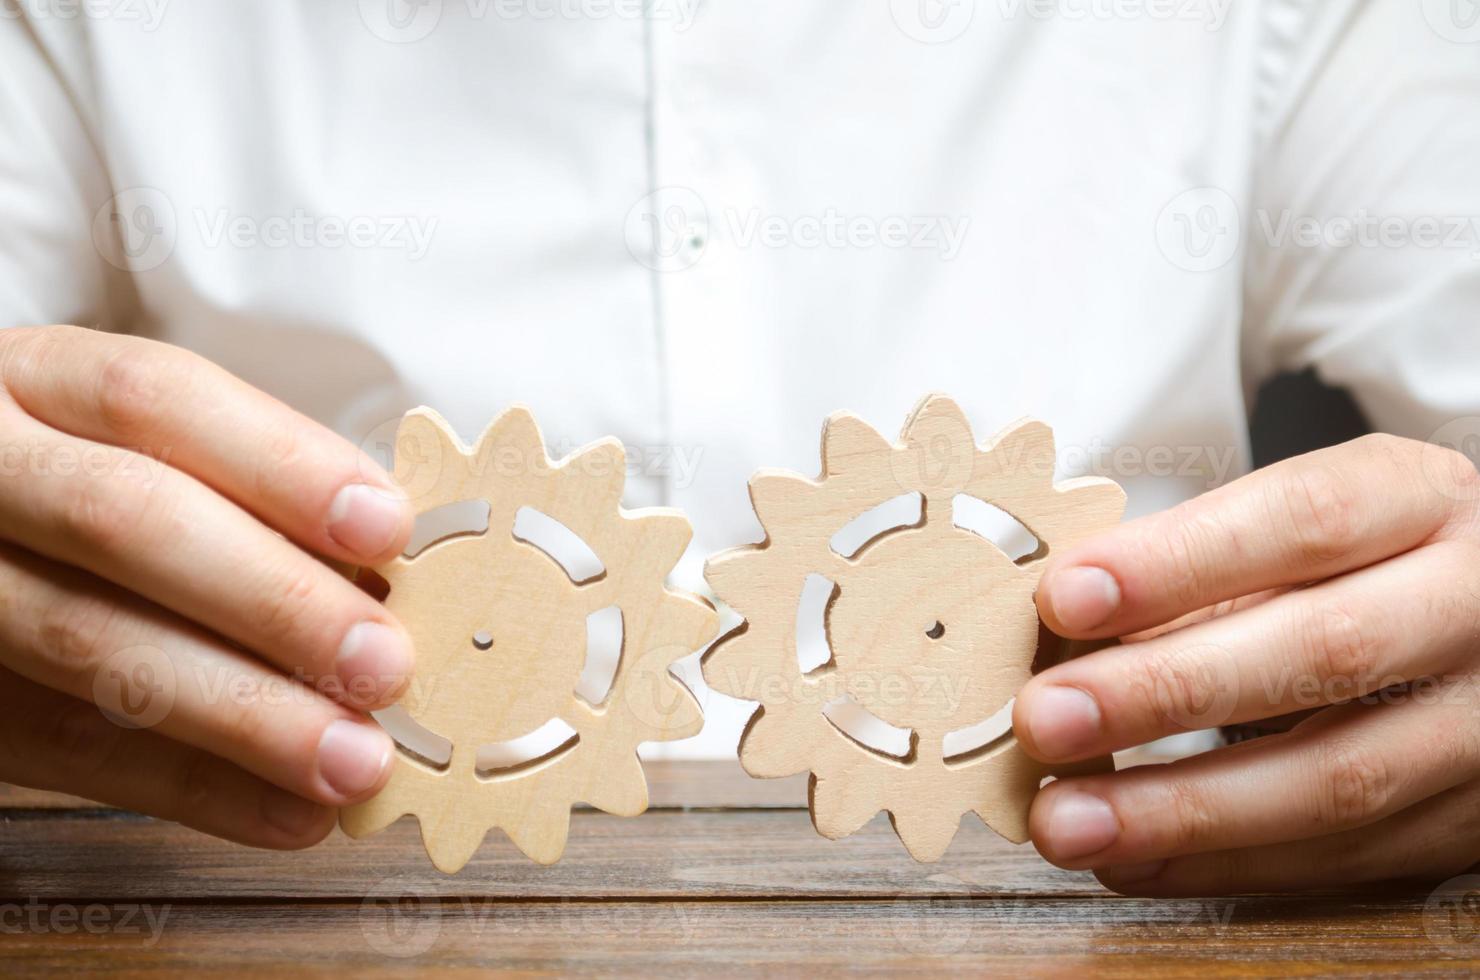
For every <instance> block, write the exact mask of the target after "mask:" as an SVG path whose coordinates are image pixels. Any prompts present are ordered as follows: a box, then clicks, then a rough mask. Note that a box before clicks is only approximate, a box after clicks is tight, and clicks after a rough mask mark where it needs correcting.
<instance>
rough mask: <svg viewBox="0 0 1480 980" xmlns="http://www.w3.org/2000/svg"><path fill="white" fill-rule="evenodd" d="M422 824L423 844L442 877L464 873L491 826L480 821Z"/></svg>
mask: <svg viewBox="0 0 1480 980" xmlns="http://www.w3.org/2000/svg"><path fill="white" fill-rule="evenodd" d="M432 826H433V825H432V824H431V823H429V822H428V821H426V820H422V824H421V842H422V844H423V846H425V847H426V849H427V854H428V855H429V856H430V857H431V859H432V865H433V866H434V867H436V869H437V870H438V871H440V872H442V873H443V874H449V875H455V874H457V873H458V872H459V871H461V870H462V869H463V867H464V866H465V865H466V864H467V863H468V861H470V860H471V859H472V857H473V855H474V854H476V853H478V846H479V845H480V844H482V843H483V838H484V837H486V836H488V825H487V823H485V822H482V821H480V820H478V819H471V820H443V821H441V822H439V823H438V824H436V829H435V831H433V830H432V829H431V828H432Z"/></svg>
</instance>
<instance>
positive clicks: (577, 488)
mask: <svg viewBox="0 0 1480 980" xmlns="http://www.w3.org/2000/svg"><path fill="white" fill-rule="evenodd" d="M395 462H396V465H395V475H396V479H397V481H398V482H399V483H400V484H401V486H402V487H403V488H404V489H405V491H406V493H407V496H408V497H409V498H410V499H411V501H412V503H413V506H414V507H415V508H416V510H417V511H418V513H428V512H430V511H433V510H436V509H437V508H441V507H446V506H448V505H449V504H454V503H458V502H460V501H467V500H483V501H486V502H487V504H488V507H489V513H488V523H487V530H486V531H484V532H483V533H481V534H456V535H453V536H451V537H445V538H442V539H440V540H437V541H435V542H433V543H431V544H429V545H427V546H426V547H425V548H424V549H423V550H422V551H420V552H419V553H417V554H416V556H415V557H413V558H407V557H405V556H402V557H399V558H396V559H394V560H393V561H391V562H390V563H388V564H387V565H384V566H382V567H380V568H379V569H377V570H376V571H377V572H378V573H379V575H380V576H381V577H382V578H383V579H384V580H385V582H386V583H387V586H388V593H387V595H386V597H385V603H386V606H387V608H389V609H390V610H391V612H393V613H395V615H396V616H397V617H398V618H399V619H400V621H401V622H402V623H403V624H404V625H405V627H406V628H407V630H408V631H409V632H410V634H411V637H412V642H413V644H414V645H415V648H416V655H417V668H416V676H415V678H414V679H413V682H412V684H411V687H410V688H409V690H408V691H407V693H406V695H405V697H404V698H403V699H402V705H403V706H404V709H405V711H406V713H407V714H409V716H410V717H411V718H412V719H413V720H414V721H415V722H416V723H417V725H419V726H420V727H421V728H422V729H423V730H424V731H425V732H426V733H430V735H431V736H433V737H435V738H439V739H443V740H446V741H448V742H450V743H451V750H450V758H449V759H448V761H447V763H446V765H445V766H440V767H437V766H434V765H429V764H428V763H427V761H426V760H425V759H423V758H420V757H418V755H417V754H416V753H415V752H413V751H406V750H404V749H403V750H402V751H399V752H398V753H397V756H396V760H395V766H394V769H393V771H392V774H391V778H390V781H389V783H388V784H387V785H386V787H385V788H384V789H383V790H382V791H381V792H380V794H379V795H377V796H376V797H375V798H374V799H372V800H369V801H367V802H365V803H362V804H360V805H358V806H354V807H350V808H348V809H346V810H344V811H343V813H342V814H341V817H340V823H341V825H342V826H343V827H344V830H345V831H346V833H348V834H349V835H350V836H352V837H363V836H365V835H367V834H371V833H374V832H376V831H378V830H380V829H382V828H384V827H386V826H387V825H389V824H390V823H392V822H393V821H395V820H396V819H397V818H399V817H401V816H403V815H405V814H414V815H415V816H416V817H417V819H418V820H419V821H420V824H421V834H422V840H423V842H424V843H425V844H426V848H427V852H428V854H430V855H431V858H432V861H433V863H434V864H435V865H436V866H437V867H438V868H439V869H441V870H442V871H446V872H449V873H450V872H455V871H457V870H459V869H461V868H462V867H463V865H464V864H466V863H467V861H468V859H469V858H470V857H471V856H472V855H473V852H474V851H475V850H476V849H477V847H478V845H479V843H480V842H481V841H482V839H483V837H484V835H485V834H486V833H487V831H488V830H489V829H491V828H494V827H499V828H502V829H503V830H504V831H505V832H506V833H507V834H508V835H509V837H510V838H511V839H512V840H513V842H514V844H515V845H516V846H517V847H518V848H519V849H520V850H521V851H523V852H524V853H525V854H526V855H528V856H529V857H531V858H533V859H534V860H536V861H539V862H541V863H546V864H547V863H550V862H553V861H555V860H557V859H558V858H559V857H560V855H561V854H562V853H563V852H564V850H565V842H566V837H567V835H568V833H569V826H570V808H571V806H572V805H573V804H575V803H578V802H586V803H589V804H591V805H592V806H593V807H596V808H597V809H601V810H605V811H607V812H609V813H614V814H619V815H633V814H637V813H641V812H642V811H643V810H644V809H646V807H647V783H646V780H645V779H644V777H643V772H642V766H641V764H640V763H639V762H638V758H637V746H638V744H639V743H641V742H648V741H669V740H672V739H678V738H685V737H688V736H690V735H693V734H695V733H697V732H698V730H699V728H700V727H701V725H702V723H703V718H702V716H701V714H700V711H699V706H698V703H697V702H696V701H695V700H694V698H693V696H692V695H691V694H690V693H689V692H688V690H687V689H686V688H685V687H684V686H683V685H682V684H681V683H680V682H679V681H678V679H677V678H675V677H674V676H673V675H672V674H671V673H670V672H669V667H670V666H671V665H672V664H673V663H674V662H675V661H676V660H678V659H680V658H682V657H684V656H687V655H688V654H690V653H692V652H693V651H695V650H698V649H700V648H701V647H703V646H704V644H705V643H707V642H708V641H709V640H710V639H712V638H713V636H714V634H715V632H716V629H717V625H718V620H717V616H716V615H715V612H714V609H713V608H712V607H711V606H710V605H709V604H708V603H706V602H705V601H704V600H702V599H700V598H698V597H696V596H691V595H687V594H683V593H679V592H675V591H671V590H669V589H667V588H666V587H665V586H664V579H665V578H666V576H667V574H668V572H669V571H670V570H671V569H672V568H673V566H674V564H675V563H676V562H677V561H678V558H679V556H680V555H681V554H682V553H683V550H684V548H685V547H686V546H687V545H688V542H689V538H690V536H691V533H692V532H691V530H690V528H689V524H688V521H687V520H685V519H684V517H683V515H682V514H680V513H679V512H678V511H675V510H669V509H657V508H654V509H646V510H638V511H625V510H623V509H622V508H621V493H622V486H623V482H624V476H625V473H626V467H625V459H624V454H623V450H622V446H621V443H619V442H617V441H616V440H615V439H607V440H603V441H601V442H597V443H593V444H592V445H590V446H587V447H585V448H583V449H580V450H578V451H576V452H575V453H573V454H571V455H570V456H569V457H567V458H566V459H564V460H561V461H559V462H554V461H552V460H551V459H550V458H549V456H548V455H547V453H546V451H545V444H544V440H543V438H542V437H541V436H540V433H539V429H538V428H537V427H536V425H535V423H534V419H533V418H532V417H531V416H530V414H529V412H528V411H527V410H525V409H523V408H513V409H510V410H509V411H507V412H505V413H504V414H503V415H501V416H499V417H498V418H497V419H496V420H494V422H493V423H492V424H491V425H490V426H489V427H488V429H487V430H485V431H484V433H483V435H482V437H481V438H480V439H479V440H478V442H477V443H476V444H475V445H474V446H472V447H468V446H466V445H464V444H463V443H462V442H461V440H459V439H458V437H457V435H456V434H455V433H454V432H453V431H452V429H451V427H450V426H448V424H447V423H446V422H445V421H444V420H443V419H442V418H441V416H439V415H437V414H436V413H435V412H432V411H431V410H430V409H424V408H423V409H417V410H415V411H413V412H411V413H409V414H407V416H406V417H405V418H404V419H403V420H402V423H401V427H400V429H399V431H398V432H397V439H396V461H395ZM526 511H528V512H535V513H538V514H540V515H544V516H545V517H546V518H548V519H549V520H550V521H552V522H555V523H558V524H559V525H560V526H561V527H563V528H564V529H565V530H567V531H568V532H569V533H570V534H572V535H574V536H575V537H576V538H578V539H579V540H580V541H581V542H582V543H583V544H584V545H585V546H586V547H587V548H588V549H589V550H590V551H591V553H592V554H594V555H595V556H598V557H599V560H600V564H601V572H600V574H597V575H594V576H588V577H585V578H583V579H581V580H580V581H575V580H573V579H574V576H573V575H572V574H568V573H567V569H566V568H565V567H563V566H562V564H561V563H559V562H558V561H557V560H556V559H555V557H554V556H553V555H552V554H551V553H550V552H548V551H546V550H544V549H543V548H541V547H537V546H536V545H535V544H532V543H530V542H529V541H528V540H524V539H522V538H521V537H519V536H517V535H516V534H515V533H513V528H514V526H515V523H516V520H517V515H519V514H520V513H522V512H526ZM613 607H615V608H617V609H619V610H620V616H621V630H622V635H621V641H620V642H621V647H622V652H621V656H620V659H619V662H618V663H617V664H616V666H615V667H614V673H613V675H612V677H611V679H610V682H609V684H608V685H607V689H606V691H605V694H604V697H602V698H601V699H600V700H599V703H594V704H593V703H592V702H590V701H588V700H587V699H585V698H583V697H581V696H580V694H578V693H577V692H578V689H580V688H581V687H582V673H583V665H584V662H585V659H586V654H587V637H588V619H589V617H590V616H591V614H593V613H596V612H598V611H602V610H607V609H610V608H613ZM552 720H555V721H558V722H559V723H560V724H562V725H564V726H567V727H568V728H569V730H570V731H571V732H573V733H574V734H573V735H572V736H571V737H570V738H568V739H566V741H565V742H563V743H562V744H561V745H559V746H557V747H556V748H555V750H553V751H552V752H550V753H548V754H546V755H543V756H539V757H537V758H534V759H531V760H527V762H523V763H514V764H511V765H508V766H506V767H503V768H498V767H493V769H492V771H489V772H486V773H485V774H484V775H480V774H479V772H478V769H479V748H480V746H490V745H507V744H510V743H516V744H517V743H518V742H519V740H520V739H522V738H525V737H526V736H530V735H531V734H533V733H536V732H539V731H541V730H543V729H545V728H546V727H547V726H549V725H550V723H551V722H552ZM484 768H485V769H489V767H486V766H485V767H484Z"/></svg>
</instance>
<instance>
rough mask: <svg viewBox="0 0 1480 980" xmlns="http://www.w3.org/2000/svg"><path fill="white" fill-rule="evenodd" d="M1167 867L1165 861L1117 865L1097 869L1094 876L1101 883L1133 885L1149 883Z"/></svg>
mask: <svg viewBox="0 0 1480 980" xmlns="http://www.w3.org/2000/svg"><path fill="white" fill-rule="evenodd" d="M1166 866H1167V863H1166V861H1144V862H1142V863H1140V864H1117V865H1114V866H1112V867H1108V868H1097V869H1096V870H1095V874H1097V875H1099V876H1100V878H1101V880H1103V881H1113V882H1114V883H1115V884H1117V885H1134V884H1135V883H1136V882H1139V881H1149V880H1151V879H1152V878H1155V877H1156V876H1157V875H1159V874H1161V869H1162V868H1165V867H1166Z"/></svg>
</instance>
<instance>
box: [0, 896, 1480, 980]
mask: <svg viewBox="0 0 1480 980" xmlns="http://www.w3.org/2000/svg"><path fill="white" fill-rule="evenodd" d="M1420 920H1421V914H1420V913H1419V912H1417V911H1416V910H1415V909H1414V908H1413V907H1411V906H1405V905H1402V904H1398V903H1397V902H1395V901H1392V900H1371V901H1364V902H1361V903H1355V904H1348V903H1334V902H1325V903H1310V902H1302V901H1298V900H1290V899H1243V900H1237V901H1227V902H1222V903H1212V902H1196V901H1179V902H1146V901H1137V900H1128V899H1098V900H1095V899H1073V900H1068V901H1061V902H1053V903H1047V904H1039V905H1028V904H1027V903H1024V902H1022V901H1018V900H1003V899H992V898H987V899H966V898H961V899H950V900H941V901H927V902H899V901H872V902H852V901H848V902H818V903H806V904H801V903H793V902H701V903H681V902H543V903H531V902H490V901H487V900H480V899H473V898H468V899H461V900H449V901H429V900H424V899H421V898H419V897H417V896H414V895H412V896H403V897H401V898H400V899H399V900H396V899H394V898H390V897H388V898H376V899H372V900H370V901H367V902H360V903H333V904H314V905H306V906H295V907H292V908H283V907H279V906H253V905H220V904H188V905H176V906H173V907H171V908H170V909H169V910H168V912H167V913H166V916H165V926H164V929H163V931H162V932H161V933H160V934H159V938H158V941H157V942H153V941H152V940H151V938H150V936H149V935H148V934H134V935H101V936H89V935H63V934H58V933H55V932H52V933H44V934H37V933H32V934H27V935H21V936H7V937H5V946H4V948H3V956H4V959H5V965H6V968H7V969H8V970H11V971H13V972H15V973H40V972H46V971H53V970H68V971H75V970H79V969H87V968H94V969H107V970H124V971H129V972H138V973H156V974H175V975H184V974H192V975H193V974H196V973H198V972H199V971H203V970H215V969H220V968H221V966H222V965H223V957H222V952H223V950H229V951H230V952H231V955H232V959H231V965H232V966H234V967H236V968H239V969H244V970H250V971H268V970H286V971H292V972H295V973H299V972H305V973H324V974H328V973H331V972H333V973H336V974H338V973H341V972H342V971H344V970H353V971H355V972H356V973H362V974H363V973H382V972H394V973H410V972H412V971H416V970H422V969H427V968H429V967H433V966H435V968H436V969H437V970H438V971H439V972H455V973H471V972H473V971H482V970H490V969H495V970H500V971H515V972H527V973H547V974H559V975H598V976H611V975H622V976H645V977H650V976H670V975H677V976H698V975H701V974H702V975H708V976H714V975H719V976H755V975H762V974H764V975H768V976H775V975H780V976H818V975H822V976H835V975H844V974H848V975H853V974H867V975H891V976H893V975H901V974H910V975H930V976H940V975H984V974H987V975H998V974H1000V975H1008V976H1064V975H1069V974H1080V973H1084V974H1097V975H1103V976H1113V977H1143V978H1144V977H1162V976H1187V975H1190V974H1196V975H1199V976H1214V977H1228V976H1251V975H1258V976H1276V975H1292V976H1294V975H1306V976H1331V975H1342V974H1346V975H1352V974H1356V975H1370V974H1372V973H1374V972H1378V971H1380V970H1389V971H1395V972H1401V973H1403V974H1404V975H1408V976H1419V975H1429V976H1463V975H1466V973H1467V971H1468V970H1470V969H1471V968H1473V967H1474V966H1475V965H1476V963H1475V961H1473V960H1458V959H1454V958H1447V957H1444V956H1442V955H1439V953H1438V951H1437V950H1436V949H1435V948H1434V947H1433V946H1432V945H1431V944H1429V943H1427V942H1425V941H1424V929H1423V924H1422V922H1421V921H1420ZM1313 923H1319V924H1320V926H1321V927H1322V928H1323V929H1324V930H1325V935H1324V937H1323V939H1322V941H1320V942H1310V941H1309V939H1310V932H1311V928H1312V925H1313Z"/></svg>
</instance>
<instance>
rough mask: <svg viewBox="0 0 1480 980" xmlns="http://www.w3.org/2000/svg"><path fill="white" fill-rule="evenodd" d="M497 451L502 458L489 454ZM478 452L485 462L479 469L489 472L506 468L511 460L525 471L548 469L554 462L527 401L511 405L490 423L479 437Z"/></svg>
mask: <svg viewBox="0 0 1480 980" xmlns="http://www.w3.org/2000/svg"><path fill="white" fill-rule="evenodd" d="M493 453H497V454H498V458H496V459H488V458H486V457H488V456H489V454H493ZM477 454H478V457H479V460H478V462H479V464H481V465H480V469H479V472H480V473H483V474H485V475H487V474H498V473H502V472H506V471H508V470H509V469H510V466H511V464H512V465H513V466H514V467H515V468H516V469H517V470H518V471H519V472H521V473H525V472H533V471H536V470H543V469H547V468H548V467H549V465H550V457H549V455H548V454H547V453H546V452H545V438H544V436H542V435H540V427H539V423H537V422H535V420H534V415H533V414H531V413H530V411H529V409H528V408H526V407H525V406H523V405H513V406H511V407H509V408H508V409H506V410H505V411H504V412H502V413H501V414H500V415H499V416H498V418H496V419H494V420H493V421H492V422H490V423H488V427H487V428H486V429H484V430H483V434H482V435H481V436H479V437H478V445H477ZM505 454H508V455H513V454H518V458H517V459H516V460H511V459H507V458H504V456H505ZM490 464H496V465H490Z"/></svg>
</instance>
